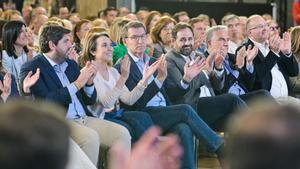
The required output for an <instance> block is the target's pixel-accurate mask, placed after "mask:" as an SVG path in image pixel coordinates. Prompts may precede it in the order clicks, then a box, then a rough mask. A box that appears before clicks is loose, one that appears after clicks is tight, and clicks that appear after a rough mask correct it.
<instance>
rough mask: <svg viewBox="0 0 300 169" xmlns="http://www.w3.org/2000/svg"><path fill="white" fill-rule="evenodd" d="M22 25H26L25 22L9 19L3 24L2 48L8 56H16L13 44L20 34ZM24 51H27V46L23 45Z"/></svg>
mask: <svg viewBox="0 0 300 169" xmlns="http://www.w3.org/2000/svg"><path fill="white" fill-rule="evenodd" d="M23 26H25V27H26V25H25V23H24V22H21V21H9V22H7V23H5V24H4V26H3V34H2V40H3V41H2V42H3V49H4V50H5V51H6V52H7V54H8V56H9V57H14V58H17V57H18V56H17V55H16V53H15V50H16V49H15V46H14V44H15V42H16V40H17V39H18V36H19V35H20V33H21V29H22V27H23ZM24 51H25V52H26V53H28V48H27V46H24Z"/></svg>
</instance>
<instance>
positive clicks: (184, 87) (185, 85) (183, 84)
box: [180, 80, 189, 89]
mask: <svg viewBox="0 0 300 169" xmlns="http://www.w3.org/2000/svg"><path fill="white" fill-rule="evenodd" d="M180 85H181V87H182V88H183V89H187V88H188V87H189V85H188V84H185V83H184V82H183V81H182V80H180Z"/></svg>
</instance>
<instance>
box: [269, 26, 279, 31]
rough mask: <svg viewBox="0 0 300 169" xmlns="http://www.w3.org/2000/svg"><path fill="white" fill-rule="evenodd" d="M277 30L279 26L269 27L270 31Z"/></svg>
mask: <svg viewBox="0 0 300 169" xmlns="http://www.w3.org/2000/svg"><path fill="white" fill-rule="evenodd" d="M278 29H279V26H270V30H271V31H275V30H278Z"/></svg>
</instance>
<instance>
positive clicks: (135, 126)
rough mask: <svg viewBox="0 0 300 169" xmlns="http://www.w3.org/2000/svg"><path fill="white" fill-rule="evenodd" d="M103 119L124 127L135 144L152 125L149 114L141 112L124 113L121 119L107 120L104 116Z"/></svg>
mask: <svg viewBox="0 0 300 169" xmlns="http://www.w3.org/2000/svg"><path fill="white" fill-rule="evenodd" d="M104 119H105V120H109V121H112V122H115V123H118V124H120V125H122V126H124V127H126V128H127V130H128V131H129V133H130V135H131V138H132V142H133V143H134V142H136V141H137V140H138V139H139V138H140V137H141V136H142V135H143V134H144V132H145V131H146V130H147V129H148V128H149V127H151V126H152V125H153V122H152V119H151V117H150V116H149V114H148V113H145V112H142V111H125V112H123V114H122V116H121V117H117V118H109V117H107V116H105V117H104Z"/></svg>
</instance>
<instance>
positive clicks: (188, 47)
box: [180, 45, 193, 56]
mask: <svg viewBox="0 0 300 169" xmlns="http://www.w3.org/2000/svg"><path fill="white" fill-rule="evenodd" d="M192 51H193V46H192V45H184V46H182V47H181V49H180V53H181V54H182V55H184V56H190V54H191V53H192Z"/></svg>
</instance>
